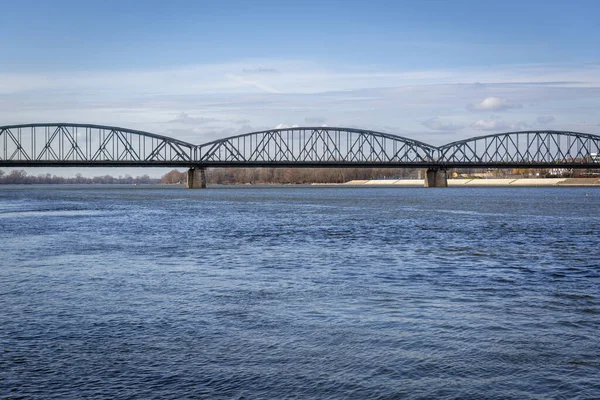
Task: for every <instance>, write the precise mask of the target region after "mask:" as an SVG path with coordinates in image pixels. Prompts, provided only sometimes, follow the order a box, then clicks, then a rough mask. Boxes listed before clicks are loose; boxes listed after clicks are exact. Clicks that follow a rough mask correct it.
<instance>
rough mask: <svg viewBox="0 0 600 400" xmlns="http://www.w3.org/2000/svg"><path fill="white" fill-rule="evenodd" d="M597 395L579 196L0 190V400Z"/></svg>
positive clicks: (523, 191) (599, 376)
mask: <svg viewBox="0 0 600 400" xmlns="http://www.w3.org/2000/svg"><path fill="white" fill-rule="evenodd" d="M84 397H90V398H127V399H147V398H173V399H179V398H211V399H212V398H216V399H218V398H226V399H229V398H238V399H241V398H245V399H254V398H275V399H279V398H319V399H339V398H344V399H367V398H369V399H377V398H380V399H391V398H438V399H445V398H448V399H454V398H492V399H493V398H498V399H504V398H515V399H526V398H531V399H545V398H581V399H587V398H600V190H598V189H597V188H447V189H424V188H344V187H334V188H325V187H231V188H228V187H222V188H213V189H208V190H185V189H180V188H173V187H140V186H137V187H103V186H5V187H0V398H38V399H49V398H57V399H58V398H60V399H64V398H84Z"/></svg>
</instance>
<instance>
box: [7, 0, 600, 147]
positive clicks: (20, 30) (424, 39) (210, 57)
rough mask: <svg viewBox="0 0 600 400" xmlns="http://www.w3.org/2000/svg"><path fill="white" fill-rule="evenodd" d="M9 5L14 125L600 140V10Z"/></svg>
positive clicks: (559, 5)
mask: <svg viewBox="0 0 600 400" xmlns="http://www.w3.org/2000/svg"><path fill="white" fill-rule="evenodd" d="M0 3H1V4H0V5H1V9H2V23H1V24H0V55H1V56H0V57H1V61H2V62H1V63H0V125H5V124H16V123H28V122H44V121H68V122H82V123H86V122H87V123H99V124H107V125H117V126H123V127H127V128H133V129H142V130H148V131H151V132H155V133H159V134H166V135H171V136H175V137H179V138H181V139H183V140H187V141H191V142H196V143H201V142H205V141H208V140H212V139H215V138H217V137H224V136H229V135H233V134H238V133H242V132H246V131H251V130H259V129H264V128H273V127H276V126H293V125H330V126H348V127H362V128H369V129H375V130H380V131H384V132H389V133H394V134H398V135H402V136H408V137H413V138H416V139H419V140H423V141H427V142H431V143H432V144H438V143H443V142H447V141H450V140H456V139H460V138H466V137H469V136H474V135H478V134H482V133H492V132H502V131H510V130H520V129H565V130H575V131H582V132H590V133H600V111H599V110H600V22H599V20H598V16H599V15H600V1H595V0H594V1H586V0H582V1H570V2H564V1H560V2H559V1H526V0H521V1H510V0H505V1H487V2H486V1H434V0H429V1H428V0H422V1H349V0H346V1H310V0H305V1H298V2H294V1H168V2H166V1H143V2H142V1H140V2H133V1H129V2H128V1H120V2H117V1H102V2H99V1H98V2H92V1H18V2H17V1H4V0H3V1H0Z"/></svg>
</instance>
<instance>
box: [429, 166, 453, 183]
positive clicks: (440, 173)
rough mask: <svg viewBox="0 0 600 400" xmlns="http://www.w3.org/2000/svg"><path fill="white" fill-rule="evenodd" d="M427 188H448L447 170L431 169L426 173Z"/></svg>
mask: <svg viewBox="0 0 600 400" xmlns="http://www.w3.org/2000/svg"><path fill="white" fill-rule="evenodd" d="M425 187H448V174H447V172H446V170H445V169H437V168H429V169H428V170H427V171H426V172H425Z"/></svg>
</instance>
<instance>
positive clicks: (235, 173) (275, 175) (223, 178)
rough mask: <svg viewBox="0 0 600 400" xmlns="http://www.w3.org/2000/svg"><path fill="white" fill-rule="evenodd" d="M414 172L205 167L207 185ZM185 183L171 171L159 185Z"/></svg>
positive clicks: (413, 172)
mask: <svg viewBox="0 0 600 400" xmlns="http://www.w3.org/2000/svg"><path fill="white" fill-rule="evenodd" d="M417 171H418V170H417V169H405V168H209V169H207V170H206V180H207V183H209V184H222V185H232V184H246V183H250V184H308V183H344V182H348V181H352V180H369V179H385V178H388V179H410V178H416V177H417V175H418V172H417ZM186 182H187V171H179V170H176V169H174V170H171V171H169V172H167V173H166V174H165V175H163V176H162V178H161V183H163V184H183V183H186Z"/></svg>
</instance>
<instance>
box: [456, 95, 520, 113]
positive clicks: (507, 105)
mask: <svg viewBox="0 0 600 400" xmlns="http://www.w3.org/2000/svg"><path fill="white" fill-rule="evenodd" d="M521 107H523V105H522V104H518V103H512V102H510V101H508V100H507V99H503V98H500V97H486V98H485V99H483V100H482V101H480V102H479V103H475V104H469V105H468V106H467V108H468V109H470V110H475V111H505V110H510V109H511V108H521Z"/></svg>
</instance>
